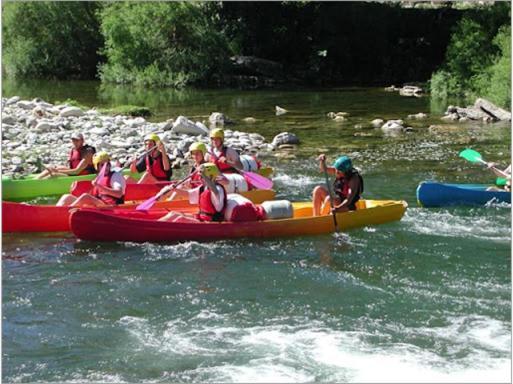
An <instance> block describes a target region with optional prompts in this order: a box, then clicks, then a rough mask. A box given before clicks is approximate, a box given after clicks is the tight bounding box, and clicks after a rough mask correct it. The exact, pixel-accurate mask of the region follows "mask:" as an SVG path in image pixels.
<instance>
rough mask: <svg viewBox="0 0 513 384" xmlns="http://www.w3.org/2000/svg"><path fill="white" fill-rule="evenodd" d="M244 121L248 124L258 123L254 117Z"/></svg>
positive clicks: (246, 118)
mask: <svg viewBox="0 0 513 384" xmlns="http://www.w3.org/2000/svg"><path fill="white" fill-rule="evenodd" d="M242 121H243V122H245V123H248V124H253V123H256V119H255V118H254V117H245V118H244V119H242Z"/></svg>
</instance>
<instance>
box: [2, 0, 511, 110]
mask: <svg viewBox="0 0 513 384" xmlns="http://www.w3.org/2000/svg"><path fill="white" fill-rule="evenodd" d="M447 4H448V5H447V6H443V7H440V8H438V9H419V8H413V9H407V8H405V7H402V6H400V4H399V3H379V2H370V3H369V2H256V1H255V2H236V1H235V2H153V1H152V2H137V1H133V2H7V3H4V5H3V10H4V12H3V20H2V21H3V33H4V39H3V42H4V43H3V68H2V70H3V74H4V75H7V76H12V77H57V78H70V77H80V78H90V79H92V78H94V77H95V76H99V77H100V78H101V79H102V81H104V82H114V83H131V84H136V85H139V84H142V85H152V86H172V87H178V88H179V87H183V86H185V85H191V84H201V85H205V84H221V85H222V84H228V83H229V79H230V77H237V76H238V77H244V76H246V77H251V76H268V77H271V78H272V77H274V78H275V79H278V80H279V81H283V82H289V83H290V82H293V83H301V84H308V85H330V86H335V85H350V84H355V85H376V84H380V85H390V84H402V83H405V82H415V81H426V80H428V79H429V78H431V90H432V93H433V94H434V95H435V96H436V97H439V98H440V97H442V98H443V97H450V96H462V95H465V96H469V97H470V96H474V95H476V94H480V95H481V96H485V97H488V98H490V99H492V100H493V101H495V102H498V103H499V104H501V105H507V104H508V103H509V100H510V92H509V88H510V84H511V80H510V75H509V68H510V67H511V48H510V40H511V38H510V32H509V30H510V29H508V26H509V23H510V20H509V13H510V4H509V3H508V2H497V3H496V4H495V5H493V6H491V7H490V6H486V7H484V8H483V9H476V8H475V7H470V9H466V10H463V11H462V10H456V9H454V8H453V7H451V6H450V4H451V3H447ZM234 55H238V56H251V57H257V58H261V59H265V60H266V61H265V62H264V64H265V63H271V64H272V63H274V64H276V65H274V64H273V65H274V67H273V66H272V65H271V67H270V68H271V70H270V71H268V73H262V72H260V73H259V71H258V68H255V67H251V65H249V66H243V65H242V66H241V65H239V66H236V65H233V64H231V63H230V60H229V58H230V57H231V56H234ZM273 68H274V69H276V68H280V70H279V71H276V72H273ZM435 70H437V72H436V73H434V74H433V72H434V71H435Z"/></svg>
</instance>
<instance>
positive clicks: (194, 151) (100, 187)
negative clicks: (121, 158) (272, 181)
mask: <svg viewBox="0 0 513 384" xmlns="http://www.w3.org/2000/svg"><path fill="white" fill-rule="evenodd" d="M71 140H72V142H73V148H72V149H71V152H70V155H69V166H68V167H47V169H46V170H45V171H44V172H42V173H41V174H40V175H39V177H40V178H47V177H53V176H56V175H59V176H62V175H85V174H89V173H97V174H98V175H97V177H96V178H95V179H94V180H93V181H92V186H93V190H92V191H91V192H90V193H84V194H82V195H80V196H78V197H76V196H73V195H71V194H66V195H63V196H62V197H61V198H60V200H59V201H58V203H57V205H58V206H75V207H91V206H92V207H102V206H112V205H117V204H122V203H124V196H125V190H126V186H127V183H135V182H136V180H135V179H133V178H132V177H131V176H127V177H126V178H125V177H124V176H123V174H122V172H121V171H122V169H123V168H121V169H120V168H119V167H112V165H111V158H110V156H109V154H108V153H107V152H105V151H101V152H96V151H95V149H94V148H93V147H92V146H89V145H87V144H85V141H84V136H83V135H82V134H81V133H78V134H74V135H72V137H71ZM210 142H211V145H210V148H208V147H207V145H205V144H204V143H202V142H196V143H193V144H191V146H190V147H189V153H190V156H191V157H192V159H193V165H192V167H191V169H190V172H189V174H188V176H187V177H186V179H184V180H183V181H182V183H180V184H181V185H180V186H177V184H176V183H171V184H169V185H168V186H165V187H164V188H163V189H162V190H161V191H160V192H159V193H158V194H157V196H158V198H159V199H160V198H162V199H164V198H166V197H167V196H169V195H170V194H171V197H170V199H173V198H175V197H177V196H178V197H181V198H187V199H188V200H189V202H190V203H191V204H193V205H197V206H198V213H197V214H195V215H186V214H183V213H178V212H170V213H169V214H167V215H166V216H165V217H163V218H161V219H160V220H170V221H175V222H176V221H195V222H196V221H216V222H218V221H224V220H226V219H227V218H226V215H225V213H226V209H227V205H228V204H227V199H228V198H230V196H231V194H230V196H228V193H227V190H226V183H227V180H228V177H229V176H230V175H232V176H234V175H238V173H239V172H243V169H244V168H245V167H244V165H243V161H241V160H244V161H245V162H247V160H246V159H242V158H241V156H240V155H239V153H238V152H237V151H236V150H235V149H233V148H230V147H227V146H226V145H225V144H224V131H223V130H222V129H213V130H212V131H211V132H210ZM144 143H145V149H146V152H145V153H144V154H143V155H142V156H141V157H139V158H134V159H133V160H132V161H130V162H129V164H127V165H126V166H125V167H129V168H130V171H131V172H133V173H142V176H141V177H140V179H139V181H138V183H156V182H160V181H170V180H171V178H172V175H173V171H172V165H171V161H170V159H169V157H168V155H167V152H166V147H165V145H164V143H163V142H162V140H161V139H160V137H159V136H158V135H156V134H154V133H152V134H149V135H147V136H146V137H145V139H144ZM246 157H247V156H246ZM317 160H318V161H319V163H320V168H321V171H323V172H326V173H328V174H331V175H334V176H335V181H334V183H333V186H332V189H333V192H334V195H333V201H332V202H331V201H330V199H331V198H330V191H329V189H328V188H327V186H317V187H315V188H314V190H313V214H314V215H327V214H330V212H343V211H347V210H355V209H356V208H357V206H356V203H357V201H358V200H359V199H360V196H361V194H362V192H363V179H362V177H361V175H360V174H359V173H358V171H357V170H356V169H355V168H354V167H353V164H352V161H351V159H350V158H349V157H347V156H340V157H339V158H337V159H336V161H335V162H334V163H333V166H332V167H328V166H326V156H325V155H320V156H319V157H318V159H317ZM252 165H254V166H256V167H260V163H259V162H258V161H257V160H256V159H254V160H253V163H252ZM239 177H241V176H239ZM237 201H239V202H244V201H246V202H247V199H246V200H245V199H244V198H242V200H240V199H239V200H237Z"/></svg>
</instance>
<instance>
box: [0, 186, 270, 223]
mask: <svg viewBox="0 0 513 384" xmlns="http://www.w3.org/2000/svg"><path fill="white" fill-rule="evenodd" d="M129 185H130V184H129ZM135 185H154V184H135ZM159 190H160V189H159ZM159 190H157V192H158V191H159ZM155 193H156V192H155ZM241 195H243V196H245V197H247V198H248V199H250V200H251V201H253V202H254V203H255V204H260V203H262V202H264V201H266V200H272V199H274V196H275V195H276V193H275V192H274V191H272V190H262V189H255V190H253V191H248V192H241ZM150 196H152V195H150ZM137 204H138V202H130V203H127V204H123V205H118V206H113V207H105V208H96V209H97V210H103V211H105V210H107V211H112V210H114V209H115V210H116V211H126V210H134V209H135V207H136V206H137ZM154 208H155V209H165V210H167V211H170V210H174V211H176V210H191V209H193V210H197V206H191V205H190V204H189V201H188V200H175V201H160V202H158V203H156V204H155V206H154ZM71 209H76V208H70V207H56V206H55V205H33V204H26V203H14V202H10V201H2V232H4V233H7V232H66V231H69V230H70V228H69V220H68V219H69V214H70V210H71ZM152 210H153V209H152Z"/></svg>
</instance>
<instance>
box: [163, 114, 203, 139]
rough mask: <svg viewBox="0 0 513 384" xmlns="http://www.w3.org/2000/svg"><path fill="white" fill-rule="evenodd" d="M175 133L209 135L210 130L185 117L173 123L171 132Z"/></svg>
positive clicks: (179, 117) (180, 117)
mask: <svg viewBox="0 0 513 384" xmlns="http://www.w3.org/2000/svg"><path fill="white" fill-rule="evenodd" d="M171 131H172V132H174V133H184V134H186V135H194V136H197V135H208V130H206V129H204V128H203V127H199V126H197V125H196V124H194V122H192V121H191V120H189V119H188V118H186V117H185V116H178V117H177V118H176V120H175V122H174V123H173V128H172V130H171Z"/></svg>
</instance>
